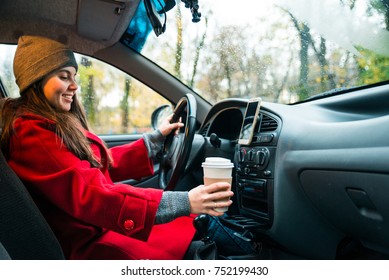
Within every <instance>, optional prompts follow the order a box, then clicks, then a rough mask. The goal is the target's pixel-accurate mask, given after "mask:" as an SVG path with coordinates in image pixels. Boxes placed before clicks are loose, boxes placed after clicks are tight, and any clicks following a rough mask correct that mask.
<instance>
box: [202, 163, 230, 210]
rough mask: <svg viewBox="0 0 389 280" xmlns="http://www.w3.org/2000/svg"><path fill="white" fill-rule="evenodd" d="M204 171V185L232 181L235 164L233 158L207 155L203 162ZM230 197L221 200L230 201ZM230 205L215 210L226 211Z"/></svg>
mask: <svg viewBox="0 0 389 280" xmlns="http://www.w3.org/2000/svg"><path fill="white" fill-rule="evenodd" d="M202 167H203V171H204V185H206V186H207V185H210V184H213V183H216V182H228V183H230V184H231V183H232V168H233V167H234V164H233V163H232V162H231V160H229V159H226V158H222V157H207V158H206V159H205V161H204V162H203V163H202ZM228 200H229V198H227V199H225V200H217V201H215V202H220V201H228ZM227 210H228V207H221V208H215V211H218V212H226V211H227Z"/></svg>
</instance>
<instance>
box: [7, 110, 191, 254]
mask: <svg viewBox="0 0 389 280" xmlns="http://www.w3.org/2000/svg"><path fill="white" fill-rule="evenodd" d="M14 127H15V135H14V136H13V137H12V139H11V144H10V153H9V158H8V163H9V165H10V166H11V168H12V169H13V170H14V171H15V172H16V174H18V176H19V177H20V178H21V179H22V181H23V182H24V183H25V184H26V186H27V188H28V190H29V191H30V193H31V194H32V196H33V198H34V200H35V202H36V203H37V205H38V207H39V208H40V209H41V211H42V213H43V215H44V216H45V218H46V219H47V221H48V223H49V224H50V226H51V227H52V229H53V230H54V233H55V234H56V236H57V238H58V240H59V242H60V244H61V246H62V248H63V251H64V254H65V256H66V258H69V259H181V258H182V257H183V255H184V253H185V251H186V250H187V248H188V246H189V244H190V242H191V240H192V238H193V235H194V232H195V229H194V228H193V226H192V217H181V218H178V219H176V220H174V221H172V222H170V223H167V224H163V225H153V224H154V219H155V215H156V211H157V208H158V205H159V202H160V200H161V196H162V191H161V190H157V189H152V188H151V189H144V188H135V187H132V186H130V185H126V184H114V183H113V182H117V181H121V180H123V179H129V178H133V179H136V178H141V177H143V176H147V175H151V174H153V165H152V162H151V161H150V159H149V158H148V154H147V149H146V147H145V144H144V142H143V139H141V140H138V141H136V142H134V143H131V144H127V145H123V146H120V147H114V148H111V149H110V151H108V150H107V149H106V148H105V147H104V145H103V143H102V141H101V140H100V139H99V138H98V137H97V136H96V135H94V134H92V133H90V132H88V131H85V135H86V136H87V137H88V138H89V139H90V141H91V147H92V150H93V152H94V154H95V156H96V158H97V159H99V160H101V162H102V164H103V166H102V167H101V168H92V167H91V165H90V164H89V162H88V161H85V160H80V159H79V158H78V157H76V156H75V155H74V154H73V153H72V152H70V151H69V150H68V149H67V148H66V147H65V146H64V145H63V144H62V145H61V142H60V139H59V138H58V137H57V135H56V134H55V132H54V129H55V123H53V122H51V121H49V120H47V119H45V118H42V117H39V116H36V115H32V114H25V115H23V116H22V117H19V118H18V119H17V120H16V121H15V124H14ZM108 152H110V153H111V155H112V158H113V161H114V163H113V166H112V167H111V168H110V169H108V166H107V158H108Z"/></svg>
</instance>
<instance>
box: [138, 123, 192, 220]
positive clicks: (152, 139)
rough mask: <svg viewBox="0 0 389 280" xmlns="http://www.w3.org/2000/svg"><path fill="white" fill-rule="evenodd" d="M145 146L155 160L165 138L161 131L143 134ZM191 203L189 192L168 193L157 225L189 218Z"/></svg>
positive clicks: (164, 198)
mask: <svg viewBox="0 0 389 280" xmlns="http://www.w3.org/2000/svg"><path fill="white" fill-rule="evenodd" d="M143 138H144V140H145V145H146V148H147V151H148V154H149V157H150V158H155V157H156V156H157V153H158V152H159V151H160V150H161V148H162V145H163V142H164V141H165V137H164V136H163V135H162V133H161V132H160V131H159V130H155V131H153V132H151V133H145V134H143ZM189 214H190V203H189V197H188V192H171V191H166V192H163V194H162V199H161V202H160V203H159V206H158V210H157V215H156V217H155V224H164V223H168V222H170V221H172V220H174V219H176V218H178V217H181V216H189Z"/></svg>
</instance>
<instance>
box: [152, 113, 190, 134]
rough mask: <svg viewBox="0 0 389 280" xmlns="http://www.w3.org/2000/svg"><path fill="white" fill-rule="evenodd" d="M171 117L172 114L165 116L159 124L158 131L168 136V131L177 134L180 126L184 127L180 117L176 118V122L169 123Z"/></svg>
mask: <svg viewBox="0 0 389 280" xmlns="http://www.w3.org/2000/svg"><path fill="white" fill-rule="evenodd" d="M172 119H173V114H171V115H170V116H168V117H167V118H165V119H164V120H163V121H162V123H161V125H160V126H159V128H158V129H159V131H160V132H161V133H162V135H163V136H165V137H166V136H168V135H169V134H170V133H172V132H173V131H174V134H177V133H178V131H179V130H180V128H181V127H184V124H183V123H182V122H181V118H180V119H179V120H178V122H174V123H171V120H172Z"/></svg>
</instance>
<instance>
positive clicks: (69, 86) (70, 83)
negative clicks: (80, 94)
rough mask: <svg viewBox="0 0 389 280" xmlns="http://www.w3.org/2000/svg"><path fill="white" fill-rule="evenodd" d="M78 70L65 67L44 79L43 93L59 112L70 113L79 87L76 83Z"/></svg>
mask: <svg viewBox="0 0 389 280" xmlns="http://www.w3.org/2000/svg"><path fill="white" fill-rule="evenodd" d="M76 74H77V72H76V69H75V68H74V67H72V66H69V67H64V68H61V69H59V70H58V71H56V72H54V73H52V74H50V75H48V76H47V77H46V78H44V79H43V84H42V85H43V93H44V95H45V96H46V98H47V100H48V101H49V103H50V104H51V106H53V107H54V108H56V109H57V110H59V111H66V112H67V111H70V107H71V105H72V102H73V96H74V95H75V94H76V90H77V89H78V86H77V84H76V81H75V77H76Z"/></svg>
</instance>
